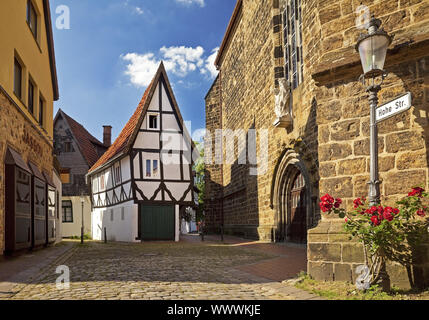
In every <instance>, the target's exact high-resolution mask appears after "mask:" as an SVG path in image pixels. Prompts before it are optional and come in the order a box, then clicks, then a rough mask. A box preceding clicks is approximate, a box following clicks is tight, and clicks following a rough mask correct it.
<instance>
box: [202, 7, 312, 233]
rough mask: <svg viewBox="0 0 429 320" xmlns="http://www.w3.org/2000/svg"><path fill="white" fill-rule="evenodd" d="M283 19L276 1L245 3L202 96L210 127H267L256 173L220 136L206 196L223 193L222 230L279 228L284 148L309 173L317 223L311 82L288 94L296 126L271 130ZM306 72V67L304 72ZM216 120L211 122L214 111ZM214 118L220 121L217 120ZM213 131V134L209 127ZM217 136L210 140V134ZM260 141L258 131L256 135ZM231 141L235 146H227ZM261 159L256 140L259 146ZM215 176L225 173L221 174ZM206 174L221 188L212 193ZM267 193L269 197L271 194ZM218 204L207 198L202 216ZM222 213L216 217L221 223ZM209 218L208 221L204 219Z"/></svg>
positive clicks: (280, 71) (237, 147) (280, 70)
mask: <svg viewBox="0 0 429 320" xmlns="http://www.w3.org/2000/svg"><path fill="white" fill-rule="evenodd" d="M281 24H282V22H281V10H280V4H279V2H278V1H267V0H265V1H249V0H248V1H246V0H245V1H243V7H242V11H241V13H240V14H239V15H238V18H237V22H236V25H235V26H234V28H233V30H234V31H233V32H232V34H231V37H230V40H229V42H228V43H227V45H226V49H225V51H224V53H223V56H222V59H221V68H220V75H219V77H218V79H217V80H216V82H215V85H214V86H213V88H212V89H211V91H210V92H209V94H208V96H207V98H206V117H207V129H208V130H209V131H213V130H212V129H213V128H223V129H229V130H243V132H244V134H246V133H247V132H248V131H249V129H253V128H254V129H256V130H260V129H263V130H268V164H267V167H266V172H262V171H265V170H264V169H265V168H263V166H260V165H259V168H260V169H258V170H260V171H261V174H258V175H257V176H252V175H249V169H250V168H251V167H252V166H251V165H249V164H248V163H247V164H239V163H238V161H235V162H234V163H227V161H226V160H225V159H226V156H227V150H228V149H230V148H232V149H233V150H234V152H235V157H236V159H238V157H239V155H240V153H241V152H243V149H242V148H241V147H242V145H239V142H238V139H235V142H234V141H233V140H232V139H229V140H227V139H224V140H223V146H222V147H223V157H224V159H223V160H224V162H223V166H211V167H209V169H208V171H207V173H208V174H207V182H208V184H207V186H208V187H206V188H207V189H206V194H207V198H208V199H210V197H214V198H215V199H217V197H220V198H221V199H220V200H222V201H215V206H221V210H219V214H220V215H222V216H223V219H224V225H225V231H226V232H227V233H230V234H236V235H241V236H245V237H249V238H257V239H262V240H272V239H273V236H274V233H275V230H276V229H277V227H278V220H279V218H278V213H277V209H278V208H277V206H276V205H275V203H273V199H272V189H273V183H274V182H273V180H274V175H275V171H276V168H278V164H279V162H280V161H281V156H282V154H284V153H285V151H287V150H289V149H291V150H295V149H296V151H297V154H298V156H297V157H298V158H297V159H296V160H297V161H300V162H302V163H303V167H305V168H306V170H307V171H308V181H307V182H308V186H309V188H310V189H311V197H310V199H308V202H309V203H310V204H309V206H310V207H311V208H312V209H311V211H312V213H311V219H310V220H311V221H313V220H314V221H316V220H317V219H316V216H317V214H318V212H317V211H316V208H315V204H316V200H317V198H318V195H319V192H318V177H317V163H318V160H317V145H318V139H317V136H318V130H317V123H316V105H315V104H314V103H313V102H312V99H311V97H310V98H308V103H303V100H302V99H303V98H302V97H303V96H306V95H308V90H309V86H308V85H302V86H301V87H299V88H298V89H296V90H295V92H294V93H293V102H294V103H293V114H294V125H293V128H289V129H288V130H286V129H283V128H275V127H274V126H273V122H274V120H275V118H276V117H275V113H274V88H275V86H276V85H277V81H276V80H277V79H278V78H280V77H283V76H284V73H283V65H284V58H283V51H282V42H281V39H282V37H283V35H282V25H281ZM304 72H305V71H304ZM219 87H220V88H221V89H220V92H221V94H220V96H218V97H217V100H216V103H217V105H221V110H220V109H216V110H215V111H213V110H214V109H213V96H214V95H216V94H218V92H219ZM218 115H219V116H220V117H221V120H222V121H221V122H219V123H218V122H216V125H215V126H213V123H214V121H213V117H216V116H218ZM218 121H219V119H218ZM212 134H213V132H212ZM213 139H214V138H213ZM258 139H259V136H258ZM232 143H234V146H231V144H232ZM257 153H258V156H259V157H261V156H262V155H261V146H260V144H259V143H258V144H257ZM219 176H221V177H222V179H220V178H218V177H219ZM210 177H214V178H213V179H214V180H213V179H212V180H213V181H215V180H216V179H217V180H216V181H215V184H216V185H217V186H219V185H220V186H222V188H221V190H222V192H223V194H221V193H219V192H218V191H217V190H218V189H216V191H212V190H214V189H212V187H211V186H210V183H211V182H210ZM270 199H271V200H270ZM215 206H211V205H210V204H208V203H207V214H209V213H210V212H215V210H214V208H215ZM220 221H221V220H220V218H219V219H218V222H219V223H220ZM208 223H209V224H210V222H208Z"/></svg>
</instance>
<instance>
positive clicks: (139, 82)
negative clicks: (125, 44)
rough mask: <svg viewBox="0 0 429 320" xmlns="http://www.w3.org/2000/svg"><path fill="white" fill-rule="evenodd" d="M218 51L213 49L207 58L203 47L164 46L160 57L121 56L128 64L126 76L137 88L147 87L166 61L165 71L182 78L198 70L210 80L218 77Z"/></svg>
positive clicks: (147, 54)
mask: <svg viewBox="0 0 429 320" xmlns="http://www.w3.org/2000/svg"><path fill="white" fill-rule="evenodd" d="M218 50H219V48H215V49H213V50H212V54H211V55H210V56H208V57H205V56H204V49H203V48H202V47H201V46H197V47H195V48H192V47H185V46H179V47H175V46H172V47H168V48H167V47H165V46H164V47H162V48H161V49H160V50H159V55H158V56H156V55H155V54H154V53H152V52H148V53H145V54H138V53H127V54H125V55H121V58H122V60H124V61H126V62H128V64H127V66H126V68H127V69H126V71H125V74H126V75H128V76H129V77H130V81H131V83H132V84H133V85H135V86H136V87H147V86H148V85H149V84H150V81H151V80H152V77H153V75H154V74H155V72H156V70H157V68H158V66H159V64H160V62H161V60H162V61H164V66H165V69H166V70H167V71H168V72H171V73H173V74H174V75H176V76H178V77H181V78H185V77H186V76H187V75H188V74H190V73H192V72H195V71H197V70H199V72H200V73H201V74H203V75H208V76H209V77H210V78H214V77H216V76H217V73H218V71H217V70H216V68H215V66H214V61H215V59H216V55H217V52H218ZM179 81H180V80H179ZM179 83H180V82H179ZM182 83H183V82H182Z"/></svg>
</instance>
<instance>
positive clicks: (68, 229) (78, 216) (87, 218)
mask: <svg viewBox="0 0 429 320" xmlns="http://www.w3.org/2000/svg"><path fill="white" fill-rule="evenodd" d="M84 199H85V202H84V203H83V216H84V219H83V223H84V232H85V234H91V202H90V198H89V196H87V197H84ZM62 200H70V201H71V202H72V207H73V222H72V223H62V226H61V232H62V236H63V238H68V237H74V236H78V237H80V234H81V231H80V230H81V227H82V203H81V202H80V197H62ZM60 217H61V220H62V210H61V213H60Z"/></svg>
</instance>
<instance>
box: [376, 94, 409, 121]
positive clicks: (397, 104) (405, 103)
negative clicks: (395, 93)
mask: <svg viewBox="0 0 429 320" xmlns="http://www.w3.org/2000/svg"><path fill="white" fill-rule="evenodd" d="M410 108H411V93H410V92H407V93H406V94H403V95H402V96H400V97H398V98H396V99H394V100H392V101H390V102H388V103H385V104H383V105H382V106H380V107H378V108H377V109H376V111H375V118H376V121H377V123H378V122H380V121H383V120H386V119H388V118H390V117H392V116H394V115H395V114H398V113H401V112H404V111H407V110H408V109H410Z"/></svg>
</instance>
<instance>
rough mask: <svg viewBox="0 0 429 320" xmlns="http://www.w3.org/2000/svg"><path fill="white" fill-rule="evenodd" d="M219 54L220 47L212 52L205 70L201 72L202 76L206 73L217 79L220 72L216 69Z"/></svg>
mask: <svg viewBox="0 0 429 320" xmlns="http://www.w3.org/2000/svg"><path fill="white" fill-rule="evenodd" d="M218 52H219V47H217V48H214V49H213V50H212V54H211V55H210V56H209V57H208V58H207V59H206V64H205V69H202V70H201V73H202V74H206V71H208V72H209V73H210V76H211V77H212V78H216V77H217V74H218V73H219V71H218V70H217V69H216V66H215V60H216V57H217V53H218Z"/></svg>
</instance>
